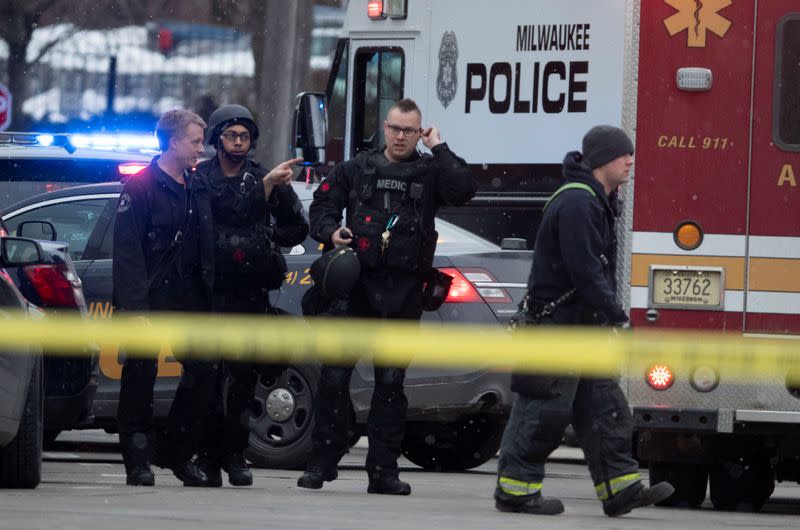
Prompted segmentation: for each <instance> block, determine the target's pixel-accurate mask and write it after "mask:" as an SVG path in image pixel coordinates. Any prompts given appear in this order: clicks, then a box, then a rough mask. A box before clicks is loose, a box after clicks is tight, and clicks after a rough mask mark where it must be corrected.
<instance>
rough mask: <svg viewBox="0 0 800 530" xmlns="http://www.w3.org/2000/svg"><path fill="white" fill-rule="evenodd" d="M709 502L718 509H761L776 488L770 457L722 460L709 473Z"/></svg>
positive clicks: (756, 510)
mask: <svg viewBox="0 0 800 530" xmlns="http://www.w3.org/2000/svg"><path fill="white" fill-rule="evenodd" d="M709 486H710V488H709V492H710V495H709V496H710V497H711V503H712V504H713V505H714V508H715V509H717V510H735V509H737V508H738V507H739V505H740V504H742V505H743V509H749V510H750V511H753V512H759V511H761V508H763V507H764V503H765V502H767V499H769V497H770V495H772V492H773V491H774V490H775V473H774V472H773V470H772V467H771V466H770V462H769V458H768V457H766V456H764V457H755V458H752V459H751V460H749V461H746V460H740V461H736V462H722V463H720V464H717V465H716V466H714V467H713V468H712V469H711V473H710V475H709Z"/></svg>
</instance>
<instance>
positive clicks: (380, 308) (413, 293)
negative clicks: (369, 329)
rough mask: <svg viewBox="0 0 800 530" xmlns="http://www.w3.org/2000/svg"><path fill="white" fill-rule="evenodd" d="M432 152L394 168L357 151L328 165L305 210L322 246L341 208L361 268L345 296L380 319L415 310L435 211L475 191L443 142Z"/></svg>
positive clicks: (432, 243)
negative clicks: (385, 240)
mask: <svg viewBox="0 0 800 530" xmlns="http://www.w3.org/2000/svg"><path fill="white" fill-rule="evenodd" d="M432 153H433V154H432V155H420V154H419V153H416V152H415V153H414V154H413V156H412V157H410V158H409V159H408V160H405V161H403V162H399V163H391V162H389V161H388V160H387V159H386V158H385V157H384V154H383V152H382V151H380V150H378V151H375V150H371V151H366V152H363V153H359V154H358V155H357V156H356V157H355V158H353V159H351V160H348V161H346V162H342V163H340V164H338V165H337V166H336V167H335V168H333V170H332V171H331V173H330V174H329V175H328V177H327V178H326V179H325V180H324V181H323V182H322V184H320V186H319V187H318V188H317V190H316V191H315V192H314V201H313V202H312V203H311V207H310V208H309V218H310V220H311V237H313V238H314V239H316V240H317V241H319V242H320V243H322V244H323V245H325V247H326V248H331V234H333V232H334V231H336V230H337V229H338V228H339V227H340V226H341V221H342V216H343V212H344V210H345V209H347V226H348V227H349V228H350V230H351V231H352V232H353V234H354V242H353V248H354V249H355V250H356V253H357V254H358V255H359V259H360V261H361V269H362V272H361V276H360V279H359V283H358V286H357V287H356V289H355V291H354V293H353V294H354V296H356V295H358V296H357V298H359V299H364V300H368V301H369V302H368V305H370V306H372V308H373V309H374V310H375V311H376V312H378V313H379V314H381V315H384V316H392V315H404V316H405V317H409V315H411V316H417V317H418V315H419V314H421V313H422V305H421V297H420V296H419V294H420V293H421V290H422V275H423V274H425V273H427V272H428V271H429V270H430V267H431V263H432V262H433V255H434V252H435V248H436V231H435V216H436V212H437V211H438V210H439V208H440V207H441V206H442V205H452V206H461V205H463V204H465V203H466V202H467V201H469V200H470V199H471V198H472V197H473V196H474V195H475V191H476V188H477V186H476V183H475V180H474V179H473V177H472V173H471V171H470V169H469V166H468V165H467V164H466V162H464V160H462V159H461V158H459V157H457V156H456V155H455V154H454V153H453V152H452V151H450V149H449V148H448V147H447V144H444V143H443V144H440V145H438V146H436V147H435V148H433V149H432ZM392 218H393V219H395V220H396V224H395V225H392V226H394V228H393V229H392V232H391V233H392V236H391V241H390V243H389V246H388V247H387V248H386V251H385V252H383V251H382V250H380V248H381V241H382V238H381V234H382V233H383V232H384V230H386V228H387V227H388V224H387V220H389V219H392ZM387 232H388V230H387Z"/></svg>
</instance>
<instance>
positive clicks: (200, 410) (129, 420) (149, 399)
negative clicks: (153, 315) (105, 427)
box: [117, 275, 219, 469]
mask: <svg viewBox="0 0 800 530" xmlns="http://www.w3.org/2000/svg"><path fill="white" fill-rule="evenodd" d="M171 279H172V280H173V281H172V282H171V283H170V284H169V288H168V289H153V290H151V293H150V294H151V308H152V310H153V311H185V312H203V311H208V310H209V307H210V303H209V296H208V293H207V291H206V289H205V287H204V286H203V284H202V280H200V278H199V275H198V276H194V275H192V276H189V277H187V278H185V279H183V280H181V279H180V278H177V279H176V278H171ZM176 284H177V286H176ZM176 306H178V307H176ZM123 348H124V346H123ZM175 357H176V358H177V359H178V360H179V361H180V363H181V365H182V366H183V372H182V374H181V379H180V383H179V384H178V389H177V391H176V392H175V397H174V399H173V401H172V405H171V407H170V410H169V417H168V424H167V431H166V442H167V446H166V447H164V448H160V450H159V456H160V459H161V460H162V462H163V463H164V464H171V463H173V462H180V461H184V460H188V459H189V458H191V457H192V455H193V454H194V453H195V452H196V451H197V450H198V448H199V446H200V445H201V444H202V440H203V438H204V433H205V431H206V425H207V424H208V423H209V422H211V421H212V414H213V411H214V407H215V405H216V403H217V401H218V400H217V393H218V390H217V389H218V383H217V381H218V379H219V370H218V363H217V362H214V361H208V360H198V359H192V358H190V355H189V354H188V352H176V353H175ZM157 370H158V359H157V358H156V356H153V357H148V358H141V357H140V358H133V357H126V358H125V362H124V364H123V366H122V379H121V381H120V392H119V403H118V406H117V422H118V428H119V435H120V444H121V446H122V455H123V459H124V461H125V467H126V469H130V468H131V467H132V466H136V465H142V464H144V463H149V462H150V461H151V460H152V458H153V456H154V455H153V438H154V433H153V385H154V384H155V381H156V375H157Z"/></svg>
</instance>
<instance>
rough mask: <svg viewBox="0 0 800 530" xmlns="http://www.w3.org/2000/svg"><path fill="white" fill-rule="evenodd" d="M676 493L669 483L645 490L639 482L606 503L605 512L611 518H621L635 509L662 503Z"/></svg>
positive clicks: (661, 483) (604, 503)
mask: <svg viewBox="0 0 800 530" xmlns="http://www.w3.org/2000/svg"><path fill="white" fill-rule="evenodd" d="M674 492H675V488H673V487H672V484H670V483H669V482H659V483H658V484H656V485H655V486H653V487H651V488H645V487H644V485H643V484H642V483H641V482H637V483H636V484H634V485H632V486H628V487H627V488H625V489H624V490H622V491H620V492H619V493H617V494H616V495H614V496H613V497H611V498H610V499H608V500H607V501H604V502H603V511H604V512H605V514H606V515H607V516H609V517H619V516H620V515H625V514H626V513H628V512H630V511H631V510H633V509H634V508H641V507H642V506H650V505H651V504H655V503H657V502H661V501H663V500H664V499H666V498H667V497H669V496H670V495H672V494H673V493H674Z"/></svg>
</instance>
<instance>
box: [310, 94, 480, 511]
mask: <svg viewBox="0 0 800 530" xmlns="http://www.w3.org/2000/svg"><path fill="white" fill-rule="evenodd" d="M421 122H422V115H421V112H420V110H419V107H417V105H416V103H414V102H413V101H412V100H410V99H404V100H401V101H399V102H397V103H396V104H395V105H394V106H392V107H391V109H389V112H388V114H387V116H386V121H384V126H383V130H384V134H385V138H386V145H385V147H383V148H382V149H380V150H371V151H367V152H364V153H360V154H359V155H358V156H357V157H355V158H354V159H353V160H349V161H347V162H343V163H341V164H339V165H337V166H336V167H335V168H334V169H333V170H332V171H331V173H330V174H329V175H328V177H327V178H326V179H325V180H324V181H323V182H322V184H320V186H319V187H318V188H317V190H316V191H315V192H314V201H313V202H312V203H311V208H310V210H309V217H310V219H311V235H312V237H313V238H314V239H316V240H317V241H319V242H320V243H323V244H324V245H325V246H326V248H333V247H337V246H341V245H350V246H352V247H353V248H354V250H355V251H356V253H357V254H358V257H359V259H360V262H361V275H360V277H359V281H358V283H357V284H356V287H355V288H354V290H353V292H352V293H351V295H350V303H349V309H348V314H349V315H350V316H355V317H360V318H381V319H405V320H413V321H418V320H419V319H420V317H421V316H422V301H423V282H424V280H425V278H426V276H427V275H429V274H430V272H431V269H432V263H433V254H434V250H435V248H436V239H437V233H436V230H435V227H434V217H435V215H436V212H437V210H438V209H439V207H440V206H441V205H443V204H447V205H453V206H460V205H463V204H465V203H466V202H467V201H469V200H470V199H471V198H472V196H473V195H474V194H475V189H476V185H475V181H474V180H473V178H472V175H471V172H470V170H469V167H468V166H467V164H466V163H465V162H464V161H463V160H462V159H460V158H458V157H457V156H456V155H455V154H453V153H452V152H451V151H450V149H449V148H448V147H447V144H445V143H444V142H442V139H441V138H440V136H439V130H438V129H437V128H436V127H430V128H428V129H422V128H421ZM420 139H422V142H423V143H424V144H425V146H426V147H428V148H429V149H430V150H431V152H432V153H433V155H421V154H419V153H418V152H417V149H416V147H417V142H418V141H419V140H420ZM345 209H347V222H346V226H345V227H342V225H341V221H342V213H343V211H344V210H345ZM351 375H352V367H347V366H323V367H322V372H321V375H320V381H319V390H318V392H317V395H316V397H315V409H314V413H315V422H316V423H315V428H314V432H313V435H312V440H313V446H312V455H311V459H310V461H309V464H308V467H307V469H306V472H305V473H304V474H303V476H302V477H300V479H299V480H298V482H297V485H298V486H300V487H303V488H311V489H319V488H321V487H322V483H323V481H331V480H334V479H335V478H336V477H337V471H336V466H337V464H338V462H339V460H340V459H341V457H342V456H343V455H344V453H345V452H346V451H347V448H348V447H349V443H348V442H349V439H350V437H351V436H352V433H351V432H349V431H350V429H349V422H350V420H351V418H350V417H349V415H350V411H351V405H350V401H349V400H350V393H349V385H350V376H351ZM404 378H405V368H404V367H395V368H388V367H375V391H374V393H373V395H372V405H371V409H370V413H369V418H368V424H367V435H368V437H369V451H368V453H367V463H366V467H367V473H368V476H369V488H368V489H367V491H368V492H369V493H383V494H393V495H408V494H409V493H411V488H410V486H409V485H408V484H407V483H405V482H402V481H401V480H400V479H399V476H398V470H397V458H398V457H399V456H400V444H401V442H402V440H403V434H404V432H405V415H406V408H407V406H408V401H407V399H406V397H405V394H404V392H403V379H404Z"/></svg>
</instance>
